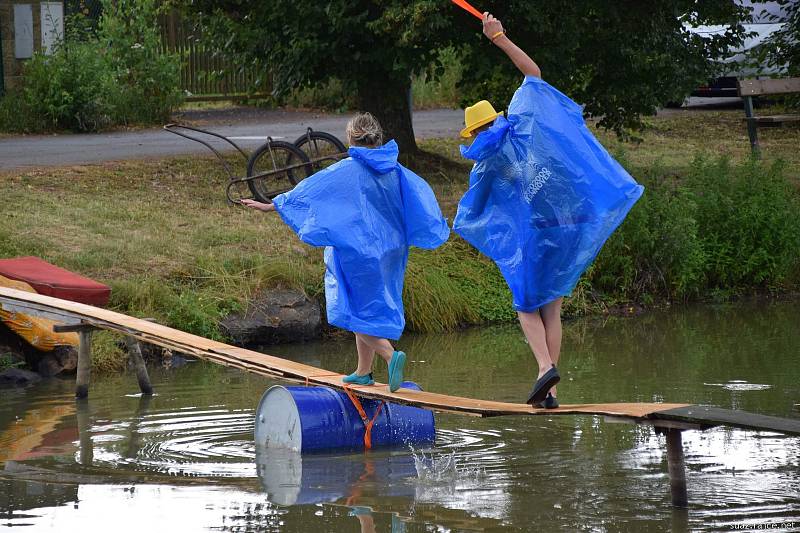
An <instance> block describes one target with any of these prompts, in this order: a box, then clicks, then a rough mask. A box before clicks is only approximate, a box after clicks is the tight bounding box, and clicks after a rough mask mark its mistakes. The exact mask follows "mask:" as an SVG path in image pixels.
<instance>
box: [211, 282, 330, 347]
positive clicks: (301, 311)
mask: <svg viewBox="0 0 800 533" xmlns="http://www.w3.org/2000/svg"><path fill="white" fill-rule="evenodd" d="M220 327H221V329H222V331H223V332H224V333H225V334H226V335H227V336H228V337H230V339H231V342H232V343H233V344H235V345H237V346H243V347H253V346H266V345H270V344H283V343H287V342H299V341H307V340H311V339H317V338H320V336H321V334H322V312H321V309H320V306H319V303H317V302H316V301H314V300H311V299H309V298H308V297H307V296H306V295H305V294H303V293H302V292H300V291H296V290H288V289H277V290H269V291H263V292H262V293H260V294H258V295H257V296H256V297H255V298H254V299H253V300H252V301H251V302H250V305H249V307H248V308H247V310H246V311H245V312H244V313H233V314H230V315H228V316H227V317H225V318H223V319H222V320H221V321H220Z"/></svg>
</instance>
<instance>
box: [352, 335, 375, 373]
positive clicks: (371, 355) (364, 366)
mask: <svg viewBox="0 0 800 533" xmlns="http://www.w3.org/2000/svg"><path fill="white" fill-rule="evenodd" d="M356 350H358V368H356V374H358V375H359V376H366V375H367V374H369V373H370V372H372V361H373V360H374V359H375V349H374V348H372V347H371V346H370V345H369V344H367V343H366V342H365V341H364V339H362V338H361V335H360V334H358V333H356Z"/></svg>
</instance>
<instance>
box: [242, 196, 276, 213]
mask: <svg viewBox="0 0 800 533" xmlns="http://www.w3.org/2000/svg"><path fill="white" fill-rule="evenodd" d="M239 203H240V204H242V205H243V206H245V207H249V208H251V209H258V210H259V211H275V204H265V203H264V202H259V201H257V200H253V199H251V198H247V199H244V200H239Z"/></svg>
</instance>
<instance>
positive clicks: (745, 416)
mask: <svg viewBox="0 0 800 533" xmlns="http://www.w3.org/2000/svg"><path fill="white" fill-rule="evenodd" d="M650 417H651V418H655V419H660V420H680V421H683V422H694V423H697V424H712V425H725V426H732V427H737V428H742V429H754V430H757V431H774V432H778V433H788V434H792V435H800V420H797V419H791V418H779V417H777V416H767V415H759V414H756V413H747V412H744V411H732V410H730V409H721V408H719V407H710V406H704V405H688V406H684V407H676V408H674V409H668V410H664V411H656V412H653V413H651V415H650Z"/></svg>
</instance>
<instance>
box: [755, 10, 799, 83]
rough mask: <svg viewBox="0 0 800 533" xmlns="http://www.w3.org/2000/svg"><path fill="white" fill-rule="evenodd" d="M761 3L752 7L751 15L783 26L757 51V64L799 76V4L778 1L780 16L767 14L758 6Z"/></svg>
mask: <svg viewBox="0 0 800 533" xmlns="http://www.w3.org/2000/svg"><path fill="white" fill-rule="evenodd" d="M761 3H766V2H765V1H764V0H760V1H757V2H756V3H755V4H754V5H753V15H756V16H760V18H761V19H762V20H763V21H765V22H783V26H782V27H781V29H779V30H778V31H776V32H775V33H773V34H772V35H771V36H770V38H769V40H768V41H767V43H766V45H765V46H764V47H762V48H761V49H759V50H758V51H757V54H756V60H757V62H758V63H759V64H764V63H765V62H766V64H767V65H768V66H770V67H778V68H780V69H786V73H787V74H789V75H790V76H800V2H797V1H796V0H778V1H777V4H778V5H779V6H780V7H781V12H782V13H781V14H780V15H778V14H767V13H766V12H764V10H763V7H764V6H761V5H759V4H761ZM781 15H782V16H781Z"/></svg>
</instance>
